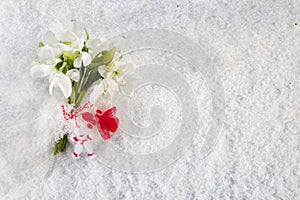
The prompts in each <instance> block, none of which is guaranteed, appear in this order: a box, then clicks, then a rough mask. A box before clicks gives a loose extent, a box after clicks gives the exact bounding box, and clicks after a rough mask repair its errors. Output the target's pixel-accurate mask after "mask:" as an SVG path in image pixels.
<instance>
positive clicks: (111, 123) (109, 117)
mask: <svg viewBox="0 0 300 200" xmlns="http://www.w3.org/2000/svg"><path fill="white" fill-rule="evenodd" d="M116 112H117V108H116V107H112V108H110V109H108V110H106V111H105V112H104V113H103V112H102V111H101V110H96V114H95V115H93V114H92V113H90V112H85V113H82V114H81V115H82V118H83V119H84V120H85V121H87V122H89V124H87V127H88V128H90V129H92V128H93V127H94V126H95V125H97V129H98V131H99V133H100V135H101V136H102V138H103V139H104V140H107V139H109V138H110V134H109V132H112V133H114V132H116V131H117V129H118V126H119V119H118V118H117V117H116V116H115V114H116Z"/></svg>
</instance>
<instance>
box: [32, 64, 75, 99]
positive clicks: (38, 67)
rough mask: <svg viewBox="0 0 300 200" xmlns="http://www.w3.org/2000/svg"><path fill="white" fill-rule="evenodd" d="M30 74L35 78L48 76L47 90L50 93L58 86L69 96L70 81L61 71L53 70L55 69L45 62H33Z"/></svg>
mask: <svg viewBox="0 0 300 200" xmlns="http://www.w3.org/2000/svg"><path fill="white" fill-rule="evenodd" d="M30 74H31V75H32V76H33V77H36V78H44V77H49V82H50V86H49V92H50V94H51V95H52V90H53V88H54V87H55V86H58V87H59V88H60V89H61V91H62V93H63V94H64V96H65V97H66V98H68V97H70V96H71V93H72V83H71V80H70V78H69V77H68V76H67V75H65V74H63V73H62V72H59V71H55V69H54V68H53V67H51V66H49V65H46V64H40V63H34V64H33V66H32V67H31V69H30Z"/></svg>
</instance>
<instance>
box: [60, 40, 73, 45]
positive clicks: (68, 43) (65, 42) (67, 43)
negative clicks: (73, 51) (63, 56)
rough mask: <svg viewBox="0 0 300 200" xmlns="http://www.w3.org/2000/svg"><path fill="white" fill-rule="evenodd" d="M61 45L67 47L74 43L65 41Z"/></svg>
mask: <svg viewBox="0 0 300 200" xmlns="http://www.w3.org/2000/svg"><path fill="white" fill-rule="evenodd" d="M61 43H63V44H65V45H70V44H72V42H68V41H63V42H61Z"/></svg>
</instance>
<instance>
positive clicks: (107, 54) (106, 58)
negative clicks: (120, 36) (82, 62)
mask: <svg viewBox="0 0 300 200" xmlns="http://www.w3.org/2000/svg"><path fill="white" fill-rule="evenodd" d="M115 51H116V48H115V47H114V48H112V49H111V50H109V51H102V53H101V54H102V56H100V57H96V58H94V60H93V61H92V66H100V65H107V64H109V63H110V62H111V61H112V60H113V58H114V55H115Z"/></svg>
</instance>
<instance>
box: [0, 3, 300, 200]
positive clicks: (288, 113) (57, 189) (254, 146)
mask: <svg viewBox="0 0 300 200" xmlns="http://www.w3.org/2000/svg"><path fill="white" fill-rule="evenodd" d="M0 10H1V12H0V19H1V21H0V38H1V39H0V40H1V46H0V66H1V73H0V92H1V97H0V109H1V119H0V121H1V125H0V130H1V132H0V133H1V138H2V139H1V142H0V146H1V148H2V149H1V151H0V196H1V199H300V132H299V131H300V127H299V126H300V123H299V119H300V116H299V114H300V109H299V107H300V102H299V100H300V82H299V76H300V68H299V63H300V57H299V52H300V45H299V44H300V37H299V36H300V24H299V23H300V3H299V1H296V0H279V1H259V0H253V1H238V0H236V1H231V0H212V1H208V0H189V1H188V0H183V1H173V0H165V1H158V0H154V1H151V2H150V1H146V0H140V1H129V0H122V1H121V0H120V1H117V0H113V1H98V0H90V1H75V0H66V1H58V0H56V1H51V0H43V1H42V0H27V1H26V0H18V1H12V0H5V1H4V0H3V1H1V2H0ZM61 18H69V19H76V20H77V21H79V22H80V23H82V24H84V25H85V26H86V28H87V29H88V30H89V32H90V35H91V36H94V37H106V38H109V37H112V36H115V35H119V34H121V33H123V32H127V31H131V30H136V29H144V28H158V29H164V30H169V31H174V32H177V33H180V34H181V35H183V36H185V37H188V38H190V39H191V40H192V41H194V42H195V43H197V44H199V45H200V46H201V48H202V49H203V50H205V52H206V53H207V55H208V56H209V57H211V58H216V59H212V60H213V61H212V62H215V66H216V68H217V70H218V73H219V77H220V80H221V81H222V83H223V87H224V93H225V110H224V122H223V123H224V124H223V130H222V132H221V133H220V134H219V135H218V142H217V144H216V145H215V146H214V148H213V149H214V150H213V151H212V152H211V153H210V154H209V155H208V156H206V157H205V158H203V157H202V156H200V154H201V153H200V152H201V143H202V141H203V138H204V137H206V136H205V135H201V134H196V135H195V136H194V138H193V144H192V146H191V147H190V148H189V149H188V151H187V152H186V153H185V154H184V155H183V156H182V157H181V158H180V159H178V160H177V161H176V162H173V163H170V164H169V165H168V166H166V167H164V168H163V169H160V170H156V171H152V172H148V173H129V172H123V171H120V170H116V169H112V168H110V167H108V166H106V165H104V164H101V162H99V159H100V158H98V160H97V159H95V160H93V161H89V160H88V159H87V158H82V159H80V160H76V161H74V160H72V159H71V157H70V152H71V149H72V147H71V146H69V147H68V151H67V154H62V155H59V156H56V157H54V156H53V145H54V143H53V140H54V137H55V136H54V133H57V123H58V120H57V119H56V118H57V116H58V114H59V113H60V112H61V111H60V107H59V106H60V104H61V102H62V99H61V98H58V97H59V93H58V92H56V93H55V94H54V96H50V95H49V93H48V82H47V81H46V80H45V81H43V80H35V79H33V78H32V77H30V75H29V68H30V64H31V62H32V61H33V60H34V59H35V58H36V54H37V51H38V48H37V46H38V43H39V42H40V41H41V40H42V38H43V35H44V34H45V32H46V31H47V30H48V29H49V26H51V24H53V23H54V22H56V21H58V20H59V19H61ZM297 20H299V22H298V21H297ZM175 57H176V56H175ZM175 57H174V56H173V57H172V56H171V55H169V54H168V53H164V52H161V51H154V52H153V51H150V50H144V51H143V52H133V53H132V55H131V58H132V59H133V60H134V61H135V64H136V65H137V66H140V65H143V64H145V63H149V62H151V61H153V62H156V63H165V64H166V63H167V64H168V66H172V67H173V69H174V70H175V71H178V72H180V73H181V74H182V75H183V77H185V79H186V80H187V82H188V83H189V84H190V85H191V87H192V88H193V91H194V92H195V93H196V99H197V103H198V106H199V107H200V108H201V110H202V111H203V112H200V120H201V122H202V123H201V126H202V127H201V130H206V129H207V128H208V127H209V123H208V122H209V121H210V120H211V116H210V113H211V99H210V98H209V97H210V95H209V92H210V91H208V90H207V89H205V88H206V87H205V83H204V82H203V79H202V78H201V77H202V76H201V75H200V74H192V73H191V70H190V69H189V68H188V64H186V63H184V62H182V61H180V59H178V58H175ZM169 58H170V59H169ZM176 59H178V60H176ZM172 62H173V63H172ZM180 63H181V65H180ZM185 66H187V67H185ZM203 78H204V79H205V77H203ZM147 95H148V96H147ZM149 95H150V96H149ZM153 95H154V97H155V98H154V99H153V98H151V97H152V96H153ZM141 98H145V99H147V101H151V102H152V104H151V106H156V105H161V104H163V105H164V106H166V105H167V106H169V107H168V108H169V110H168V109H165V110H164V111H165V113H166V114H168V113H169V114H170V115H172V117H173V118H174V120H175V121H176V120H179V121H180V112H181V111H180V109H177V107H178V105H180V102H179V103H178V98H176V94H175V96H174V94H172V92H171V91H170V90H168V88H167V89H166V88H163V87H159V86H157V87H156V86H154V85H153V86H152V87H150V86H146V87H144V89H143V90H137V91H136V93H135V94H134V95H133V96H132V101H131V104H130V105H129V106H132V107H133V108H135V107H138V106H139V105H140V104H135V103H136V102H138V101H137V100H138V99H141ZM159 99H160V100H161V101H159ZM165 104H166V105H165ZM142 106H143V107H145V106H147V104H146V105H142ZM171 108H174V109H171ZM153 109H154V108H153ZM148 111H149V110H148ZM151 111H153V110H151ZM154 111H155V109H154ZM132 112H133V114H132V115H133V120H136V121H138V122H139V123H140V124H139V126H147V125H149V123H150V122H151V119H149V113H147V110H146V111H145V113H146V114H145V115H143V112H141V110H134V109H133V110H132ZM149 112H150V111H149ZM155 112H157V110H156V111H155ZM158 112H160V111H158ZM134 117H136V119H135V118H134ZM161 117H163V118H164V119H171V118H168V115H161ZM121 120H122V119H121ZM159 121H160V120H158V121H157V123H159ZM169 123H171V122H169V121H167V123H166V124H165V127H164V128H165V129H164V132H165V134H166V135H159V137H158V138H157V140H152V139H151V140H150V142H149V141H148V143H147V141H145V140H141V141H140V142H138V141H135V140H130V139H128V138H125V137H124V138H125V139H122V140H119V141H115V140H117V139H114V140H112V141H113V142H116V143H115V144H117V145H119V148H120V149H123V150H126V151H127V152H129V153H132V152H135V153H147V152H148V153H149V152H152V151H157V150H158V149H160V148H163V146H166V145H168V144H169V142H170V140H172V138H174V134H173V132H172V131H170V130H173V129H174V128H175V129H177V128H176V126H173V125H174V124H173V125H172V124H169ZM176 123H177V122H176ZM178 123H180V122H178ZM120 126H121V125H120ZM168 128H170V129H168ZM186 131H189V130H186ZM204 132H205V131H204ZM183 140H184V138H183ZM151 144H152V145H151ZM143 147H144V148H143ZM112 156H113V155H112ZM141 164H146V165H147V164H148V163H141ZM119 168H122V166H120V167H119Z"/></svg>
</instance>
